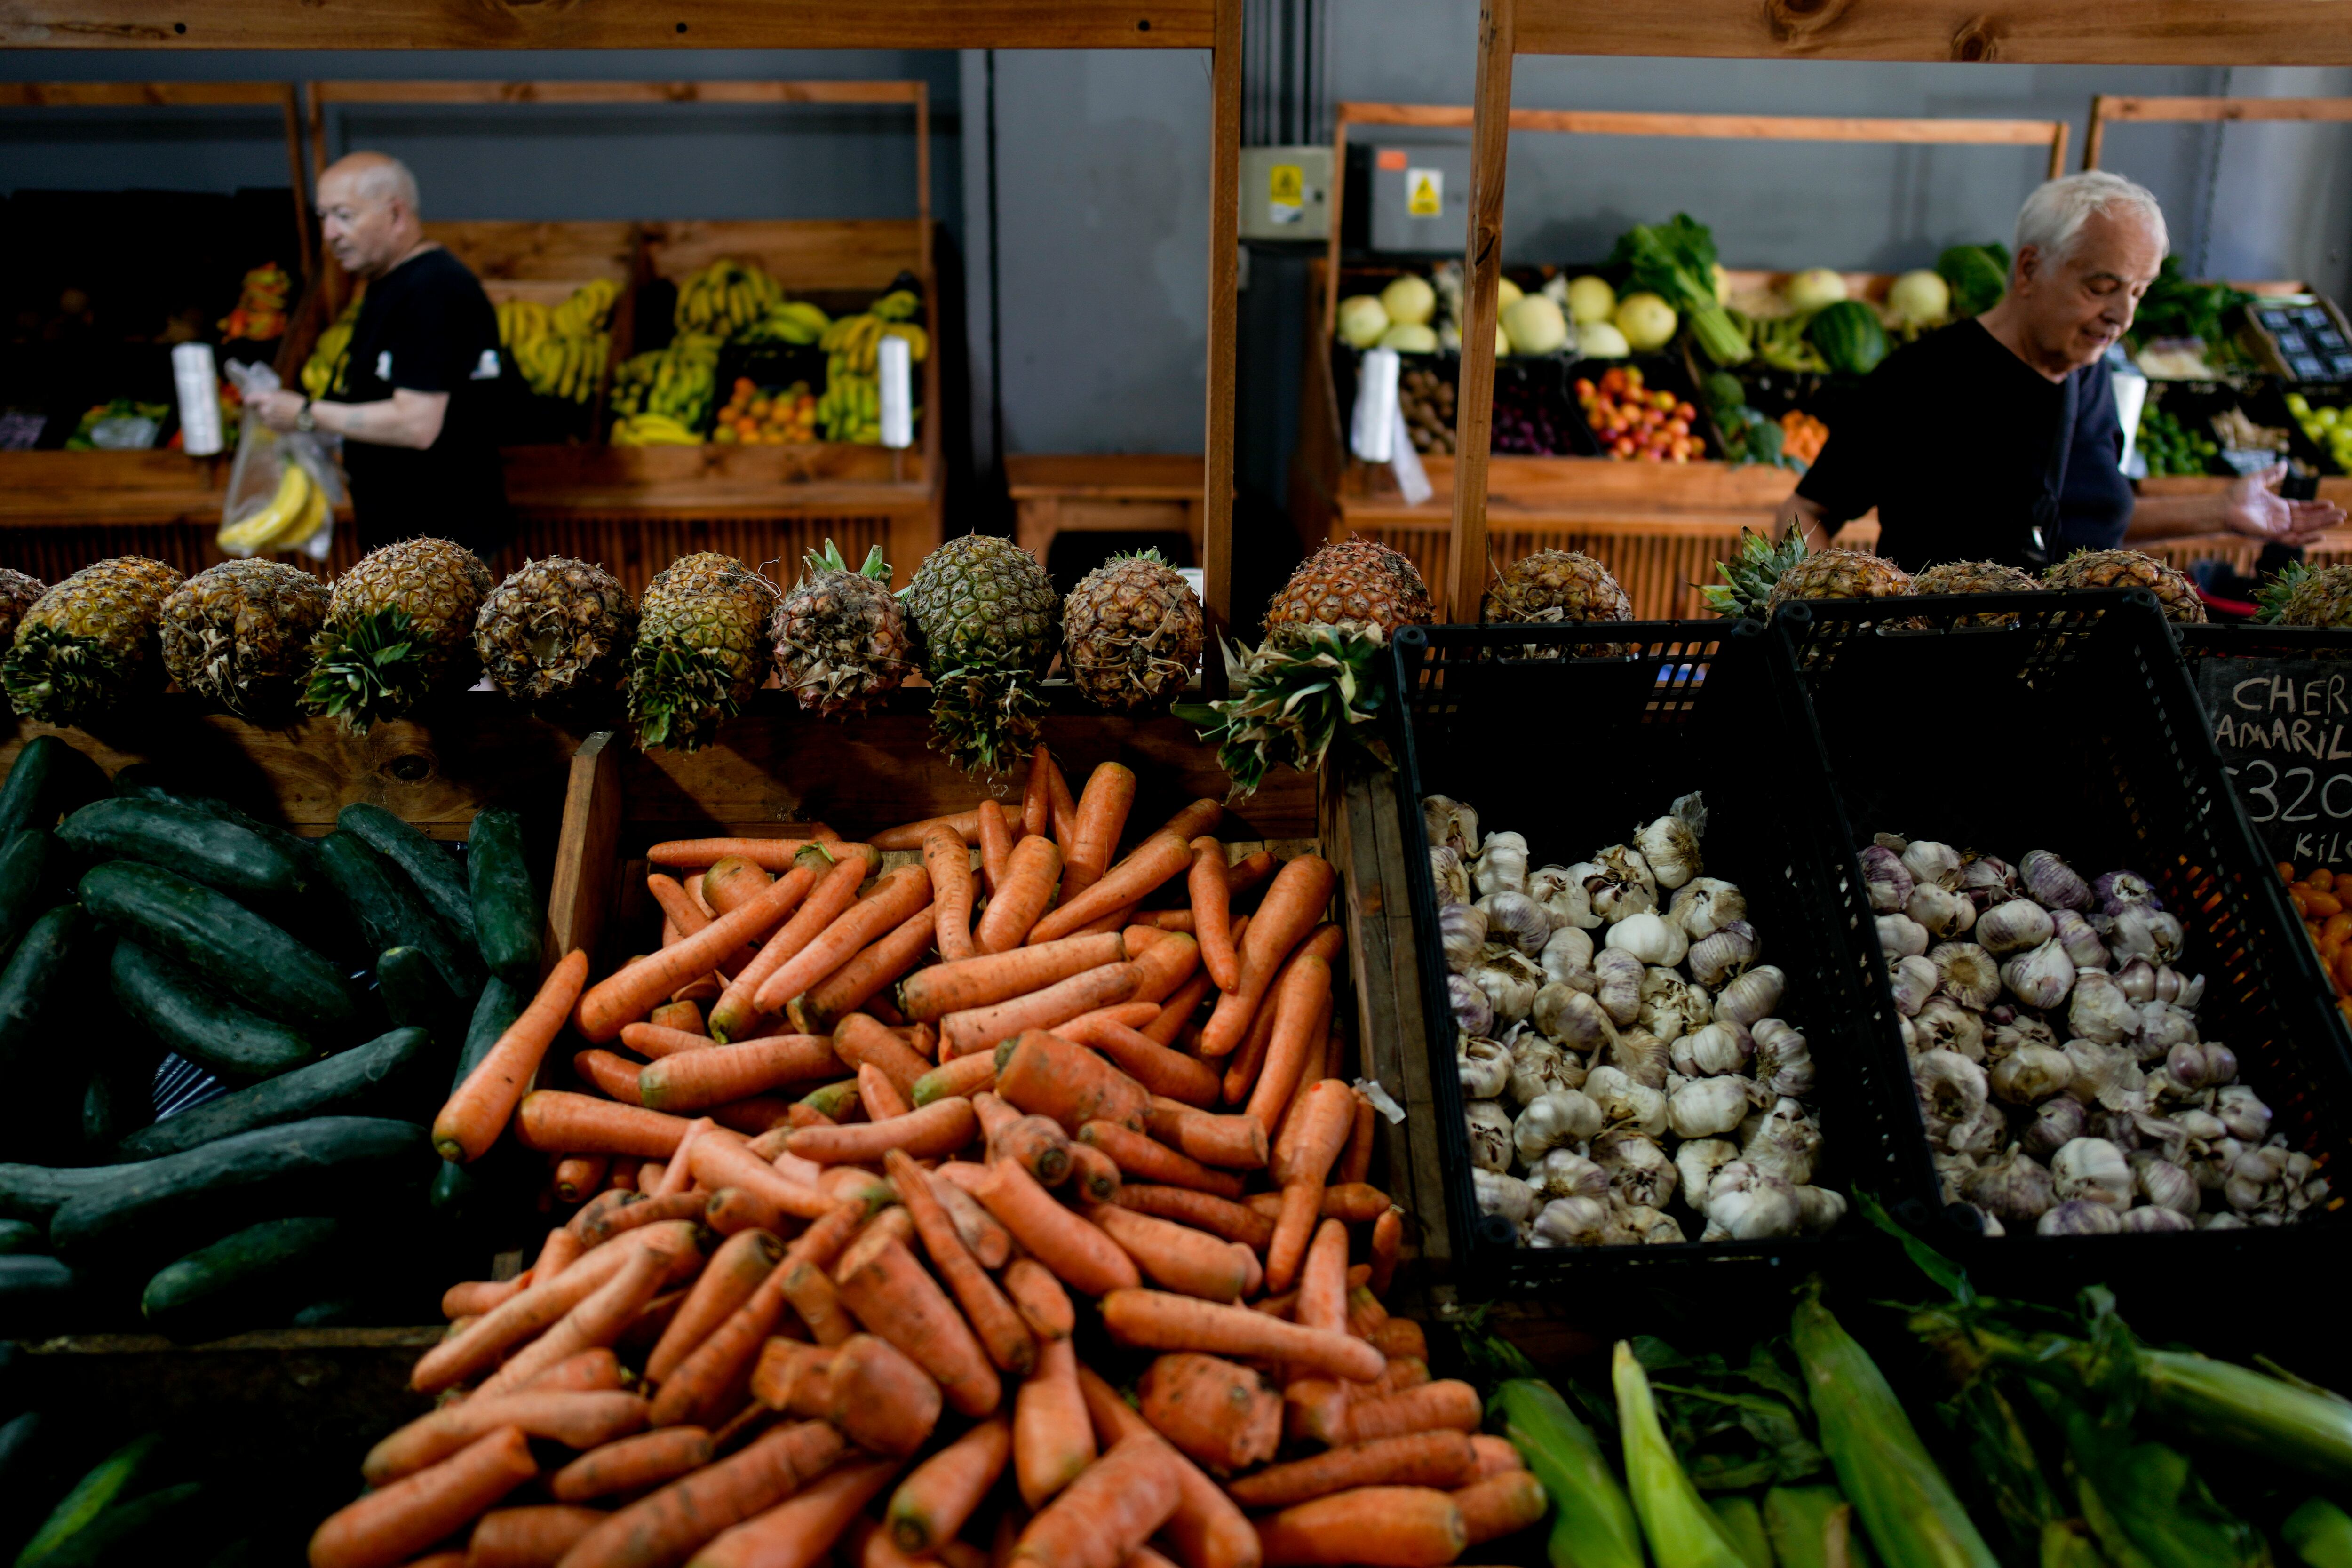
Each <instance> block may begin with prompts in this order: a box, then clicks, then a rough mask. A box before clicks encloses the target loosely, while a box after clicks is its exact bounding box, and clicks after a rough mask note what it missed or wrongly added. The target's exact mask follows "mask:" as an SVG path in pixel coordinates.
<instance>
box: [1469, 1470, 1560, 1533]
mask: <svg viewBox="0 0 2352 1568" xmlns="http://www.w3.org/2000/svg"><path fill="white" fill-rule="evenodd" d="M1545 1502H1546V1499H1545V1497H1544V1487H1543V1482H1541V1481H1539V1480H1538V1479H1536V1478H1535V1475H1534V1472H1532V1471H1529V1470H1523V1469H1522V1470H1508V1471H1506V1472H1505V1473H1503V1474H1501V1475H1498V1476H1490V1477H1488V1478H1487V1479H1484V1480H1479V1481H1473V1482H1471V1483H1470V1484H1469V1485H1468V1486H1465V1487H1461V1488H1458V1489H1455V1491H1454V1507H1455V1508H1457V1509H1460V1510H1462V1529H1463V1533H1464V1534H1465V1535H1466V1536H1468V1537H1469V1541H1470V1544H1471V1545H1473V1546H1476V1545H1479V1544H1481V1543H1483V1542H1489V1541H1494V1540H1497V1539H1499V1538H1500V1537H1502V1536H1506V1535H1516V1534H1517V1533H1518V1532H1519V1531H1522V1530H1525V1529H1527V1528H1528V1526H1529V1525H1531V1524H1533V1523H1535V1522H1536V1521H1538V1520H1539V1519H1541V1518H1543V1516H1544V1504H1545Z"/></svg>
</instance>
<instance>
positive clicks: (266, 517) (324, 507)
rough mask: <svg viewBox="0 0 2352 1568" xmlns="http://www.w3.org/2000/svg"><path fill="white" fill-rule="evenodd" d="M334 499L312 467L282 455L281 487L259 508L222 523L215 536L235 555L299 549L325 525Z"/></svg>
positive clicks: (279, 476) (223, 548)
mask: <svg viewBox="0 0 2352 1568" xmlns="http://www.w3.org/2000/svg"><path fill="white" fill-rule="evenodd" d="M333 500H334V498H333V497H332V496H331V494H329V492H328V487H327V486H325V485H322V484H320V483H319V482H318V481H317V480H316V479H312V478H311V477H310V469H308V468H304V467H303V466H302V465H301V464H300V463H299V462H296V461H294V460H292V459H291V458H284V457H282V456H281V458H280V463H279V468H278V489H276V490H275V491H273V492H272V493H271V494H270V496H269V498H268V500H265V501H263V502H262V503H261V505H260V506H259V507H258V508H257V509H256V510H251V511H248V512H247V514H246V515H245V516H243V517H241V518H239V519H237V520H236V521H235V522H224V523H223V524H221V530H220V532H219V533H218V534H216V535H215V541H216V542H218V543H219V545H220V547H221V549H222V551H223V552H226V553H227V554H230V555H236V556H247V555H258V554H261V553H262V552H264V551H271V550H299V549H300V548H301V547H302V546H303V545H304V544H307V543H309V542H310V536H311V535H313V534H315V533H317V532H318V531H320V529H321V528H324V527H325V526H326V524H327V519H328V517H329V516H330V515H331V513H332V511H333V510H334V505H333Z"/></svg>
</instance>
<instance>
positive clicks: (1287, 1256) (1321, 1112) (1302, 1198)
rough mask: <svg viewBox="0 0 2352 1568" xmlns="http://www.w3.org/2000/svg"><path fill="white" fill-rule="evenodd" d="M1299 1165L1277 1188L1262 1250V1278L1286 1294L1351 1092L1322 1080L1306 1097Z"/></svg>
mask: <svg viewBox="0 0 2352 1568" xmlns="http://www.w3.org/2000/svg"><path fill="white" fill-rule="evenodd" d="M1300 1116H1301V1121H1302V1127H1301V1131H1300V1133H1299V1152H1298V1164H1297V1168H1296V1170H1295V1171H1294V1173H1293V1174H1292V1177H1291V1179H1290V1180H1289V1181H1288V1182H1286V1184H1284V1186H1283V1189H1282V1213H1281V1215H1280V1216H1279V1217H1277V1218H1276V1221H1275V1222H1274V1239H1273V1241H1271V1242H1269V1243H1268V1244H1267V1246H1266V1252H1265V1278H1266V1283H1267V1285H1268V1286H1269V1287H1271V1288H1272V1289H1276V1290H1287V1289H1290V1282H1291V1280H1292V1279H1294V1278H1295V1277H1296V1276H1297V1272H1298V1265H1299V1261H1300V1259H1301V1258H1303V1257H1304V1256H1305V1254H1306V1251H1307V1237H1308V1233H1309V1232H1310V1231H1311V1230H1312V1229H1313V1228H1314V1225H1315V1220H1316V1217H1317V1215H1318V1214H1319V1213H1320V1211H1321V1209H1322V1206H1323V1178H1324V1177H1325V1175H1327V1174H1328V1173H1329V1171H1330V1169H1331V1163H1332V1162H1333V1161H1334V1160H1336V1159H1338V1158H1339V1150H1340V1147H1341V1145H1343V1144H1344V1143H1345V1142H1347V1139H1348V1132H1349V1129H1350V1128H1351V1127H1353V1126H1354V1125H1355V1091H1354V1090H1353V1089H1349V1087H1348V1086H1347V1085H1346V1084H1344V1083H1341V1082H1340V1081H1339V1079H1329V1078H1327V1079H1324V1080H1323V1081H1322V1082H1320V1083H1318V1084H1317V1085H1315V1086H1314V1088H1313V1089H1309V1090H1308V1091H1307V1100H1306V1103H1305V1107H1304V1109H1303V1110H1301V1112H1300Z"/></svg>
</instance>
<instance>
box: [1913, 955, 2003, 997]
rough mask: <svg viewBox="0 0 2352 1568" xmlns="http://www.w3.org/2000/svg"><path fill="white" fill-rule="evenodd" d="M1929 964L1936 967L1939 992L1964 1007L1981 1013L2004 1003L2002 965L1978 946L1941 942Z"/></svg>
mask: <svg viewBox="0 0 2352 1568" xmlns="http://www.w3.org/2000/svg"><path fill="white" fill-rule="evenodd" d="M1927 962H1928V963H1932V964H1934V965H1935V966H1936V988H1937V990H1938V991H1941V992H1942V993H1943V994H1945V995H1947V996H1949V997H1950V998H1951V999H1952V1000H1953V1001H1955V1002H1958V1004H1959V1005H1961V1006H1963V1007H1967V1008H1969V1009H1970V1010H1972V1011H1974V1012H1979V1013H1981V1012H1983V1011H1984V1010H1985V1009H1986V1008H1988V1007H1990V1006H1991V1005H1993V1004H1994V1003H1996V1002H1998V1001H2000V964H1999V963H1995V962H1994V960H1993V956H1992V954H1991V953H1990V952H1987V951H1986V950H1985V949H1984V948H1981V947H1979V946H1978V945H1977V944H1976V943H1975V942H1939V943H1937V945H1936V946H1934V947H1931V948H1929V949H1928V950H1927Z"/></svg>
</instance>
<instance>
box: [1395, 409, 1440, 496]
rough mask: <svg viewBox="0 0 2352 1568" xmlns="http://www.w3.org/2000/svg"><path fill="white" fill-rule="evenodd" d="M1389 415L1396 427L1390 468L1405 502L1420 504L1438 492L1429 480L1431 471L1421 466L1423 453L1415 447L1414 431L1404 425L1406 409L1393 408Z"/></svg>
mask: <svg viewBox="0 0 2352 1568" xmlns="http://www.w3.org/2000/svg"><path fill="white" fill-rule="evenodd" d="M1389 417H1390V418H1391V419H1392V420H1394V421H1395V422H1396V428H1395V429H1393V430H1391V432H1390V433H1389V447H1390V450H1391V453H1392V454H1393V456H1391V458H1390V459H1389V468H1391V470H1392V471H1394V473H1395V474H1396V482H1397V489H1398V490H1399V491H1400V492H1402V494H1403V496H1404V504H1405V505H1407V506H1419V505H1420V504H1421V503H1422V502H1423V501H1425V500H1428V499H1429V498H1430V497H1431V496H1433V495H1435V494H1436V493H1437V491H1436V490H1435V489H1434V488H1433V487H1432V486H1431V484H1430V482H1429V471H1428V470H1427V469H1426V468H1423V467H1422V466H1421V454H1420V453H1419V452H1417V451H1415V450H1414V449H1413V445H1412V432H1411V431H1410V430H1407V429H1406V428H1405V427H1404V410H1403V409H1402V408H1393V407H1392V408H1391V409H1390V410H1389Z"/></svg>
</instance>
